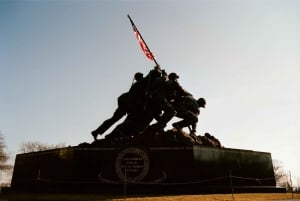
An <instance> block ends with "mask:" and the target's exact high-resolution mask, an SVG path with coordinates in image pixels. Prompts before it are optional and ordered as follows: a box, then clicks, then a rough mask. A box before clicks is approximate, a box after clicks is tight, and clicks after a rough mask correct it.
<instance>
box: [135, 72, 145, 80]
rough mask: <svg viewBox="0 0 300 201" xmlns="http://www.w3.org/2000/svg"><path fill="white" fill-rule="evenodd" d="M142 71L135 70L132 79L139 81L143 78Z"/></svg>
mask: <svg viewBox="0 0 300 201" xmlns="http://www.w3.org/2000/svg"><path fill="white" fill-rule="evenodd" d="M143 76H144V75H143V73H140V72H137V73H136V74H135V75H134V79H135V80H136V81H141V80H142V79H143Z"/></svg>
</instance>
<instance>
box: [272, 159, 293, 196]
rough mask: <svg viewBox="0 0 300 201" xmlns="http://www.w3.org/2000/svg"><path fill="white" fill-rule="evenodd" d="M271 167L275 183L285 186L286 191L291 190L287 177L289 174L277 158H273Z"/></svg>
mask: <svg viewBox="0 0 300 201" xmlns="http://www.w3.org/2000/svg"><path fill="white" fill-rule="evenodd" d="M273 169H274V176H275V180H276V185H277V186H280V187H284V188H286V189H287V191H289V190H291V188H292V185H291V181H290V179H289V174H288V173H287V172H286V171H285V170H284V168H283V165H282V162H281V161H278V160H273Z"/></svg>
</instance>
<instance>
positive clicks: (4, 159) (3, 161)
mask: <svg viewBox="0 0 300 201" xmlns="http://www.w3.org/2000/svg"><path fill="white" fill-rule="evenodd" d="M5 149H6V145H5V141H4V137H3V135H2V133H1V131H0V182H3V181H4V180H5V179H3V178H2V177H4V178H5V177H6V176H7V175H9V174H11V170H12V165H10V164H8V159H9V155H8V153H7V152H6V151H5ZM1 185H2V184H1Z"/></svg>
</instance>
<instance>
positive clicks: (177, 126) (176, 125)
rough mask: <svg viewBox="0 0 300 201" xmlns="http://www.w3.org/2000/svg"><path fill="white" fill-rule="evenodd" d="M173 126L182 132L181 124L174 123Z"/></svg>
mask: <svg viewBox="0 0 300 201" xmlns="http://www.w3.org/2000/svg"><path fill="white" fill-rule="evenodd" d="M172 126H173V127H174V128H176V130H178V131H181V130H182V127H180V125H179V123H173V124H172Z"/></svg>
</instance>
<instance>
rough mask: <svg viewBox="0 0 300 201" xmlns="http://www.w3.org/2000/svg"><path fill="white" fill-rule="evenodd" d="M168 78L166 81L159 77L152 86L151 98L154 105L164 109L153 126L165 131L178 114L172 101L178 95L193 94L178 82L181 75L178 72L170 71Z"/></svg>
mask: <svg viewBox="0 0 300 201" xmlns="http://www.w3.org/2000/svg"><path fill="white" fill-rule="evenodd" d="M168 78H169V79H168V80H167V81H166V80H165V79H164V78H163V77H158V78H157V79H156V80H154V83H153V85H152V86H151V87H152V89H151V97H152V99H151V100H152V102H153V104H154V105H156V106H157V107H159V108H160V109H161V110H162V111H163V115H162V116H161V117H160V119H159V120H158V122H157V123H156V124H153V125H152V128H154V129H156V130H158V131H163V129H164V128H165V127H166V125H167V123H168V122H169V121H170V120H171V119H172V118H173V117H174V116H175V115H176V110H175V108H174V107H173V105H172V104H171V101H172V100H173V99H174V98H175V97H176V96H186V95H191V94H190V93H188V92H187V91H185V90H184V89H183V88H182V87H181V86H180V84H179V83H178V82H177V79H178V78H179V76H178V75H177V74H176V73H170V74H169V75H168Z"/></svg>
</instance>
